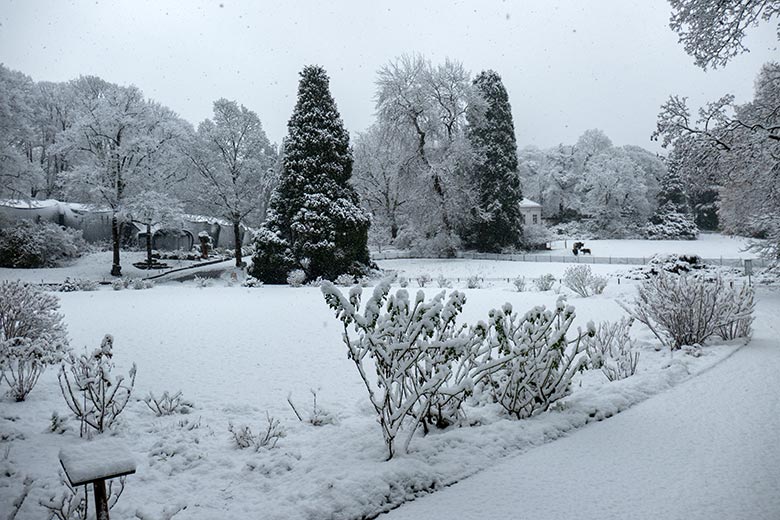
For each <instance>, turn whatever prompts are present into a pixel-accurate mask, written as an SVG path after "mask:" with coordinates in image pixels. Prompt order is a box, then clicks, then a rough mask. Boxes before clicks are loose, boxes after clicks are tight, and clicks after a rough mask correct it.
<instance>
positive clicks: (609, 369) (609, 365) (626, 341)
mask: <svg viewBox="0 0 780 520" xmlns="http://www.w3.org/2000/svg"><path fill="white" fill-rule="evenodd" d="M633 321H634V319H633V318H621V319H620V321H615V322H608V321H604V322H601V323H600V324H599V326H598V327H597V328H596V331H595V334H594V335H593V336H591V337H588V338H587V340H586V349H587V352H588V356H589V358H590V365H591V367H592V368H595V369H599V368H600V369H601V371H602V372H603V373H604V375H605V376H606V377H607V379H609V380H610V381H616V380H618V379H625V378H627V377H629V376H632V375H634V374H635V373H636V367H637V363H638V362H639V352H638V349H637V346H636V343H635V342H634V340H633V339H632V338H631V336H630V334H629V331H630V329H631V324H632V323H633Z"/></svg>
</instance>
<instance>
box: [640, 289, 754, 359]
mask: <svg viewBox="0 0 780 520" xmlns="http://www.w3.org/2000/svg"><path fill="white" fill-rule="evenodd" d="M752 299H753V289H752V288H750V287H748V288H743V289H742V290H740V291H737V290H735V289H732V288H730V287H728V286H727V284H725V283H724V282H723V280H722V279H721V278H716V279H714V280H705V279H704V278H703V277H702V276H697V275H692V274H691V275H682V276H673V275H669V274H666V273H660V274H659V275H658V276H654V277H652V278H650V279H648V280H646V281H645V282H643V283H642V284H641V285H640V286H639V288H638V294H637V297H636V298H635V300H634V302H633V305H631V306H627V307H625V308H626V310H627V311H628V313H629V315H630V316H632V317H633V318H635V319H636V320H637V321H639V322H641V323H644V324H645V325H647V327H648V328H649V329H650V330H651V331H652V332H653V334H654V335H655V336H656V337H657V338H658V340H659V341H660V342H661V344H663V345H664V346H666V347H669V348H670V349H672V350H677V349H679V348H680V347H682V346H683V345H696V344H704V342H705V341H706V340H707V339H708V338H709V337H711V336H712V335H714V334H717V333H718V332H719V331H722V330H724V329H727V328H730V327H735V326H736V325H735V324H737V323H738V322H740V321H742V323H751V322H752V319H753V309H754V305H752ZM743 328H744V327H743ZM747 328H748V329H749V325H748V326H747Z"/></svg>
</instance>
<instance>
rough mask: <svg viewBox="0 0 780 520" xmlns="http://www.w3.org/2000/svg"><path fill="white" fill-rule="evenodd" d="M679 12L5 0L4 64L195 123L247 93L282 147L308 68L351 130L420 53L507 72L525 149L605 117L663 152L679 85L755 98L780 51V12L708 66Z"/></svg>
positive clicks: (439, 2)
mask: <svg viewBox="0 0 780 520" xmlns="http://www.w3.org/2000/svg"><path fill="white" fill-rule="evenodd" d="M669 15H670V8H669V5H668V3H667V2H666V1H664V0H600V1H595V0H589V1H584V0H580V1H574V0H572V1H556V2H552V1H543V2H542V1H524V2H519V1H515V2H513V1H501V0H482V1H476V0H475V1H461V2H450V1H446V0H435V1H431V0H428V1H426V0H412V1H407V0H395V1H392V2H387V1H382V2H380V1H376V0H349V1H338V0H331V1H324V0H321V1H316V0H305V1H295V0H287V1H284V0H282V1H278V2H270V1H238V0H215V1H211V0H210V1H179V2H166V1H162V0H158V1H153V0H152V1H147V0H124V1H105V0H100V1H94V0H92V1H63V0H0V23H1V24H2V25H0V62H2V63H4V64H5V65H6V66H7V67H9V68H11V69H15V70H20V71H22V72H24V73H25V74H28V75H30V76H32V77H33V79H35V80H50V81H64V80H68V79H73V78H76V77H78V76H79V75H80V74H84V75H87V74H92V75H97V76H100V77H102V78H104V79H106V80H108V81H112V82H115V83H120V84H130V83H133V84H135V85H137V86H138V87H140V88H141V89H142V90H143V91H144V93H145V94H146V95H147V97H150V98H153V99H155V100H157V101H159V102H161V103H163V104H165V105H167V106H169V107H170V108H172V109H173V110H175V111H176V112H178V113H179V114H180V115H181V116H183V117H184V118H185V119H187V120H189V121H190V122H192V123H193V124H197V123H198V122H199V121H201V120H203V119H205V118H206V117H210V116H211V103H212V102H213V101H214V100H215V99H218V98H220V97H226V98H228V99H235V100H237V101H238V102H240V103H242V104H244V105H246V106H247V107H249V108H250V109H252V110H254V111H255V112H257V113H258V115H259V116H260V119H261V120H262V122H263V125H264V127H265V130H266V133H267V134H268V136H269V138H270V139H271V140H272V141H276V142H280V141H281V139H282V138H283V137H284V135H285V134H286V124H287V120H288V118H289V117H290V114H291V112H292V108H293V106H294V104H295V96H296V90H297V84H298V72H299V71H300V69H301V68H302V67H303V66H304V65H306V64H312V63H316V64H320V65H322V66H324V67H325V69H326V70H327V71H328V73H329V75H330V77H331V91H332V93H333V95H334V97H335V98H336V102H337V103H338V106H339V109H340V111H341V115H342V118H343V119H344V122H345V124H346V126H347V128H348V129H349V130H350V131H351V132H352V133H353V135H354V133H355V132H359V131H361V130H364V129H365V128H366V127H367V126H368V125H370V124H371V122H372V121H373V120H374V101H373V97H374V92H375V86H374V81H375V77H376V71H377V70H378V69H379V68H380V67H381V66H382V65H383V64H385V63H387V62H388V61H389V60H391V59H392V58H394V57H396V56H398V55H400V54H402V53H415V52H416V53H422V54H424V55H425V56H427V57H429V58H430V59H431V60H433V61H434V62H441V61H443V60H444V58H445V57H450V58H454V59H457V60H460V61H462V62H463V63H464V64H465V66H466V67H467V68H468V69H469V70H471V72H472V74H476V73H478V72H479V71H481V70H483V69H487V68H492V69H494V70H496V71H498V72H499V74H501V76H502V77H503V80H504V84H505V85H506V88H507V90H508V91H509V97H510V101H511V103H512V109H513V113H514V119H515V127H516V130H517V140H518V145H519V146H520V147H523V146H526V145H529V144H534V145H537V146H540V147H549V146H554V145H556V144H558V143H561V142H563V143H573V142H574V141H575V140H576V139H577V137H578V136H579V135H580V134H581V133H582V132H583V131H584V130H586V129H588V128H601V129H602V130H604V131H605V132H606V133H607V135H608V136H609V137H610V138H611V139H612V140H613V142H614V143H615V144H618V145H623V144H638V145H640V146H644V147H646V148H651V149H659V146H658V144H657V143H652V142H651V141H650V139H649V137H650V134H651V133H652V131H653V129H654V127H655V119H656V115H657V114H658V111H659V107H660V105H661V103H663V102H664V101H665V100H666V98H667V97H668V96H669V94H672V93H676V94H680V95H686V96H689V97H690V98H691V101H692V102H693V103H694V104H696V105H698V104H699V103H702V102H704V101H707V100H715V99H717V98H719V97H720V96H721V95H723V94H725V93H733V94H734V95H736V97H737V102H744V101H746V100H748V99H749V98H750V97H751V96H752V89H753V80H754V78H755V76H756V74H757V72H758V70H759V68H760V66H761V65H762V64H763V63H764V62H766V61H769V60H778V59H780V52H778V42H777V37H776V33H775V31H776V22H775V23H770V24H767V23H764V24H763V25H762V26H760V27H758V28H754V29H752V30H751V32H750V33H749V37H748V38H747V40H746V42H745V43H746V44H747V46H748V47H749V48H750V49H751V51H752V52H750V53H749V54H744V55H741V56H739V57H737V58H735V59H734V60H732V62H731V63H730V64H729V65H728V66H727V67H726V68H725V69H722V70H721V69H719V70H716V71H710V72H707V73H705V72H703V71H701V70H700V69H698V68H697V67H695V66H694V65H693V58H691V57H690V56H688V55H686V54H685V52H684V51H683V49H682V45H680V44H678V43H677V35H676V34H675V33H673V32H672V30H671V29H669V27H668V19H669Z"/></svg>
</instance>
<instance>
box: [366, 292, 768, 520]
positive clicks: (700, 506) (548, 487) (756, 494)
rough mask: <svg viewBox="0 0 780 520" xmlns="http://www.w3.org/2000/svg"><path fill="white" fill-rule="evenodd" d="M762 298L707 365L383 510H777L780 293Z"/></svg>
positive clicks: (537, 514)
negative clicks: (752, 322) (749, 325)
mask: <svg viewBox="0 0 780 520" xmlns="http://www.w3.org/2000/svg"><path fill="white" fill-rule="evenodd" d="M761 303H762V304H761V305H760V306H759V308H758V312H757V318H756V324H757V327H756V328H757V330H756V335H755V337H754V339H753V341H752V342H751V343H750V344H748V345H747V346H745V347H743V348H742V349H740V350H739V351H737V352H736V353H735V354H734V355H733V356H731V357H729V358H728V359H727V360H725V361H724V362H722V363H720V364H719V365H717V366H715V367H713V368H712V370H708V371H706V372H704V373H702V374H701V375H699V376H698V377H695V378H693V379H690V380H688V381H686V382H684V383H682V384H680V385H679V386H677V387H676V388H672V389H670V390H669V391H667V392H664V393H662V394H660V395H658V396H656V397H654V398H652V399H649V400H647V401H646V402H643V403H641V404H639V405H637V406H636V407H634V408H632V409H630V410H628V411H626V412H625V413H621V414H620V415H619V416H617V417H615V418H613V419H610V420H609V421H603V422H600V423H594V424H592V425H588V426H587V427H585V428H582V429H581V430H579V431H577V432H576V433H574V434H572V435H571V436H568V437H566V438H564V439H561V440H559V441H556V442H555V443H552V444H548V445H545V446H541V447H539V448H536V449H533V450H530V451H528V452H527V453H523V454H522V455H519V456H516V457H512V458H511V459H509V460H505V461H503V462H501V463H499V464H497V465H496V466H494V467H492V468H490V469H489V470H486V471H484V472H481V473H479V474H478V475H475V476H474V477H472V478H469V479H467V480H465V481H463V482H460V483H458V484H455V485H453V486H452V487H449V488H447V489H444V490H442V491H441V492H439V493H435V494H433V495H431V496H426V497H423V498H421V499H419V500H416V501H414V502H413V503H410V504H406V505H404V506H401V507H400V508H399V509H398V510H396V511H393V512H392V513H390V514H388V515H383V516H382V517H380V518H387V520H405V519H409V520H411V519H420V518H425V519H427V520H437V519H442V520H445V519H446V520H449V519H451V518H453V517H458V518H528V519H548V518H572V517H574V518H578V519H582V520H588V519H593V520H609V519H616V520H617V519H625V518H632V519H637V520H640V519H648V520H650V519H656V518H663V519H667V520H673V519H674V520H695V519H701V520H716V519H723V520H777V519H778V518H780V494H778V490H779V489H780V446H778V432H780V378H778V373H780V341H778V337H780V322H778V316H780V295H779V294H777V293H776V292H775V293H772V294H769V293H763V294H761Z"/></svg>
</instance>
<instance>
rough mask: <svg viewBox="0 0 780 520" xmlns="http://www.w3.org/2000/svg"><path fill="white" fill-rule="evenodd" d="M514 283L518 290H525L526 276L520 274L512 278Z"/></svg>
mask: <svg viewBox="0 0 780 520" xmlns="http://www.w3.org/2000/svg"><path fill="white" fill-rule="evenodd" d="M512 285H514V286H515V289H517V292H523V291H525V276H518V277H516V278H514V279H513V280H512Z"/></svg>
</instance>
